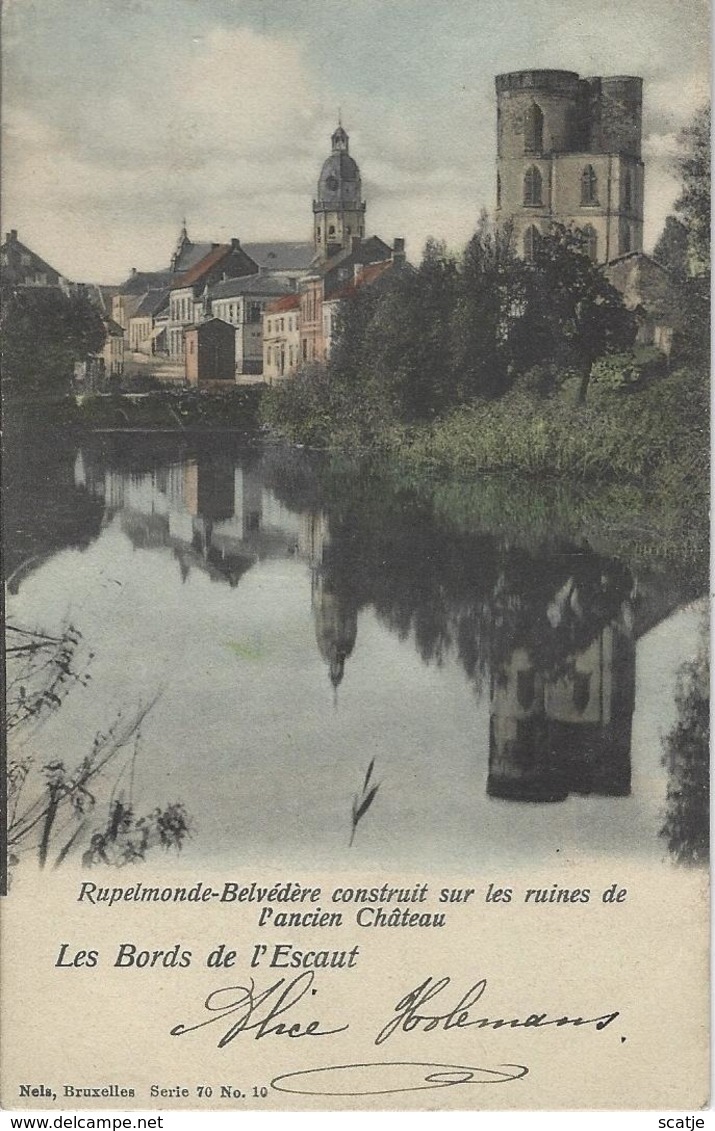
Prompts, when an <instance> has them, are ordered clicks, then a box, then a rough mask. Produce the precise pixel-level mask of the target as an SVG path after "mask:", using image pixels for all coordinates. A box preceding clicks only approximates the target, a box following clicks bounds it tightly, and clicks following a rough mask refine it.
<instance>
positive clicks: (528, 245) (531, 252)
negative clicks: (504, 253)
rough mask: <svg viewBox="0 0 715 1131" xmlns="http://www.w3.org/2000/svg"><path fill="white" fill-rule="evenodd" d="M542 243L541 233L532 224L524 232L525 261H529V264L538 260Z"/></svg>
mask: <svg viewBox="0 0 715 1131" xmlns="http://www.w3.org/2000/svg"><path fill="white" fill-rule="evenodd" d="M540 243H541V232H540V231H539V229H538V228H537V227H535V226H534V224H531V225H530V227H528V228H527V229H526V231H525V232H524V259H526V260H528V261H529V263H533V261H534V259H535V258H536V253H537V251H538V250H539V244H540Z"/></svg>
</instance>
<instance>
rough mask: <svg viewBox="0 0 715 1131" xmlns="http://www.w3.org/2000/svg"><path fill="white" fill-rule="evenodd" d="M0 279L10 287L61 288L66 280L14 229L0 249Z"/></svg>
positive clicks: (4, 284)
mask: <svg viewBox="0 0 715 1131" xmlns="http://www.w3.org/2000/svg"><path fill="white" fill-rule="evenodd" d="M0 279H1V280H2V284H3V286H8V287H59V286H62V285H63V284H64V283H65V282H66V280H65V279H64V278H63V277H62V275H60V273H59V271H56V270H55V268H54V267H50V265H49V263H46V262H45V260H44V259H41V258H40V256H39V255H37V254H36V253H35V252H34V251H32V250H31V249H30V248H29V247H28V246H27V245H26V244H24V243H20V241H19V239H18V238H17V229H16V228H13V229H12V231H10V232H8V233H7V235H6V236H5V242H4V243H3V245H2V247H0Z"/></svg>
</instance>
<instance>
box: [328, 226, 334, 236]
mask: <svg viewBox="0 0 715 1131" xmlns="http://www.w3.org/2000/svg"><path fill="white" fill-rule="evenodd" d="M328 235H329V236H334V235H335V224H331V225H330V227H329V228H328Z"/></svg>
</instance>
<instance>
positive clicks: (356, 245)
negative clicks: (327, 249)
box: [350, 236, 362, 255]
mask: <svg viewBox="0 0 715 1131" xmlns="http://www.w3.org/2000/svg"><path fill="white" fill-rule="evenodd" d="M361 244H362V239H361V238H360V236H351V237H350V253H351V255H355V254H356V253H357V252H358V251H359V250H360V245H361Z"/></svg>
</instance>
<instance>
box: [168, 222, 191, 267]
mask: <svg viewBox="0 0 715 1131" xmlns="http://www.w3.org/2000/svg"><path fill="white" fill-rule="evenodd" d="M190 246H191V240H190V239H189V233H188V231H187V228H186V217H184V219H183V220H182V221H181V231H180V232H179V238H178V240H177V243H176V249H175V251H174V254H173V255H172V257H171V270H172V271H177V270H178V267H179V261H180V260H181V255H182V252H183V251H184V250H185V249H186V248H187V247H190Z"/></svg>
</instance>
